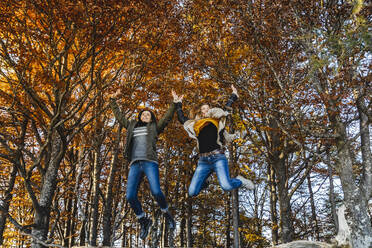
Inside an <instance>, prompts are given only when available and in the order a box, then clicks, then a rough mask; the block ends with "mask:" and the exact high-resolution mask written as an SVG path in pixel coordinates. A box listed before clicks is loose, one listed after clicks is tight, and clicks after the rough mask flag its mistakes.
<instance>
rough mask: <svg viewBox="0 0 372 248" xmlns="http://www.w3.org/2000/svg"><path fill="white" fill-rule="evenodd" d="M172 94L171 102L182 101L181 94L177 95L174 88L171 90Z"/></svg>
mask: <svg viewBox="0 0 372 248" xmlns="http://www.w3.org/2000/svg"><path fill="white" fill-rule="evenodd" d="M172 96H173V102H182V99H183V95H182V96H178V95H177V93H176V92H175V91H174V90H172Z"/></svg>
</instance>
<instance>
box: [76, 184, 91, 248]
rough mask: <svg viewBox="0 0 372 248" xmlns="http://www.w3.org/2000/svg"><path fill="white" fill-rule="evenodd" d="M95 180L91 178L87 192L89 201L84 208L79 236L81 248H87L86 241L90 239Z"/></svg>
mask: <svg viewBox="0 0 372 248" xmlns="http://www.w3.org/2000/svg"><path fill="white" fill-rule="evenodd" d="M92 181H93V179H92V178H91V179H90V180H89V191H88V192H87V196H88V197H87V201H86V203H85V208H84V215H83V222H82V224H81V228H80V235H79V239H80V246H85V243H86V239H87V238H88V237H89V236H88V234H89V232H88V230H89V226H88V224H89V219H90V218H89V216H90V211H89V210H90V209H89V205H90V196H91V193H92V185H93V182H92Z"/></svg>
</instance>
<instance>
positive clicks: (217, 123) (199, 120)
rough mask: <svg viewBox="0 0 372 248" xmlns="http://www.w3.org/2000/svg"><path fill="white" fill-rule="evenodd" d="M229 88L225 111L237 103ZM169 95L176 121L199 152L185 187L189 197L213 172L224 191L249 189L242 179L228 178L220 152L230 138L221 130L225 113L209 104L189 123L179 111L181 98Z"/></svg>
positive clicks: (198, 190) (223, 153)
mask: <svg viewBox="0 0 372 248" xmlns="http://www.w3.org/2000/svg"><path fill="white" fill-rule="evenodd" d="M231 88H232V91H233V93H232V95H231V96H230V98H229V100H228V101H227V104H226V109H230V108H231V105H232V104H233V102H234V101H236V100H237V99H238V93H237V90H236V88H235V87H234V86H233V85H231ZM172 94H173V98H174V99H175V100H174V101H175V104H176V111H177V116H178V120H179V121H180V122H181V123H182V124H183V127H184V129H185V130H186V132H187V133H188V134H189V136H190V137H191V138H193V139H195V140H196V141H197V147H198V149H199V160H198V166H197V167H196V170H195V172H194V175H193V177H192V180H191V183H190V186H189V195H190V196H197V195H198V194H199V193H200V191H201V189H202V188H203V185H204V184H205V180H206V179H207V177H208V176H209V175H210V174H211V173H212V172H216V174H217V178H218V181H219V184H220V185H221V187H222V189H224V190H232V189H236V188H239V187H241V186H245V187H246V188H247V189H253V188H254V184H253V183H252V181H250V180H248V179H246V178H244V177H242V176H238V177H236V178H230V176H229V167H228V161H227V158H226V156H225V152H224V144H225V143H227V142H231V141H232V140H233V136H234V135H231V134H228V133H227V131H226V130H225V124H226V117H227V115H228V114H229V112H227V111H225V110H223V109H221V108H210V106H209V104H202V105H201V107H200V110H199V114H197V115H196V116H195V118H194V119H193V120H189V119H188V118H187V117H185V116H184V113H183V111H182V99H183V96H177V94H176V93H175V92H174V91H172Z"/></svg>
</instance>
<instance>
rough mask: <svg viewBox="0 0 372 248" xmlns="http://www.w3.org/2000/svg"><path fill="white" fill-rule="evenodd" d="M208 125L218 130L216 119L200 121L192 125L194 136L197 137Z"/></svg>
mask: <svg viewBox="0 0 372 248" xmlns="http://www.w3.org/2000/svg"><path fill="white" fill-rule="evenodd" d="M209 123H212V124H213V125H215V126H216V127H217V129H218V119H213V118H205V119H201V120H198V121H196V122H195V124H194V131H195V134H196V136H198V135H199V132H200V130H202V129H203V128H204V127H205V126H206V125H208V124H209Z"/></svg>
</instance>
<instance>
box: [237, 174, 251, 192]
mask: <svg viewBox="0 0 372 248" xmlns="http://www.w3.org/2000/svg"><path fill="white" fill-rule="evenodd" d="M236 179H239V180H240V181H242V187H245V188H246V189H254V184H253V182H252V181H251V180H249V179H247V178H245V177H242V176H241V175H239V176H237V177H236Z"/></svg>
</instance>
